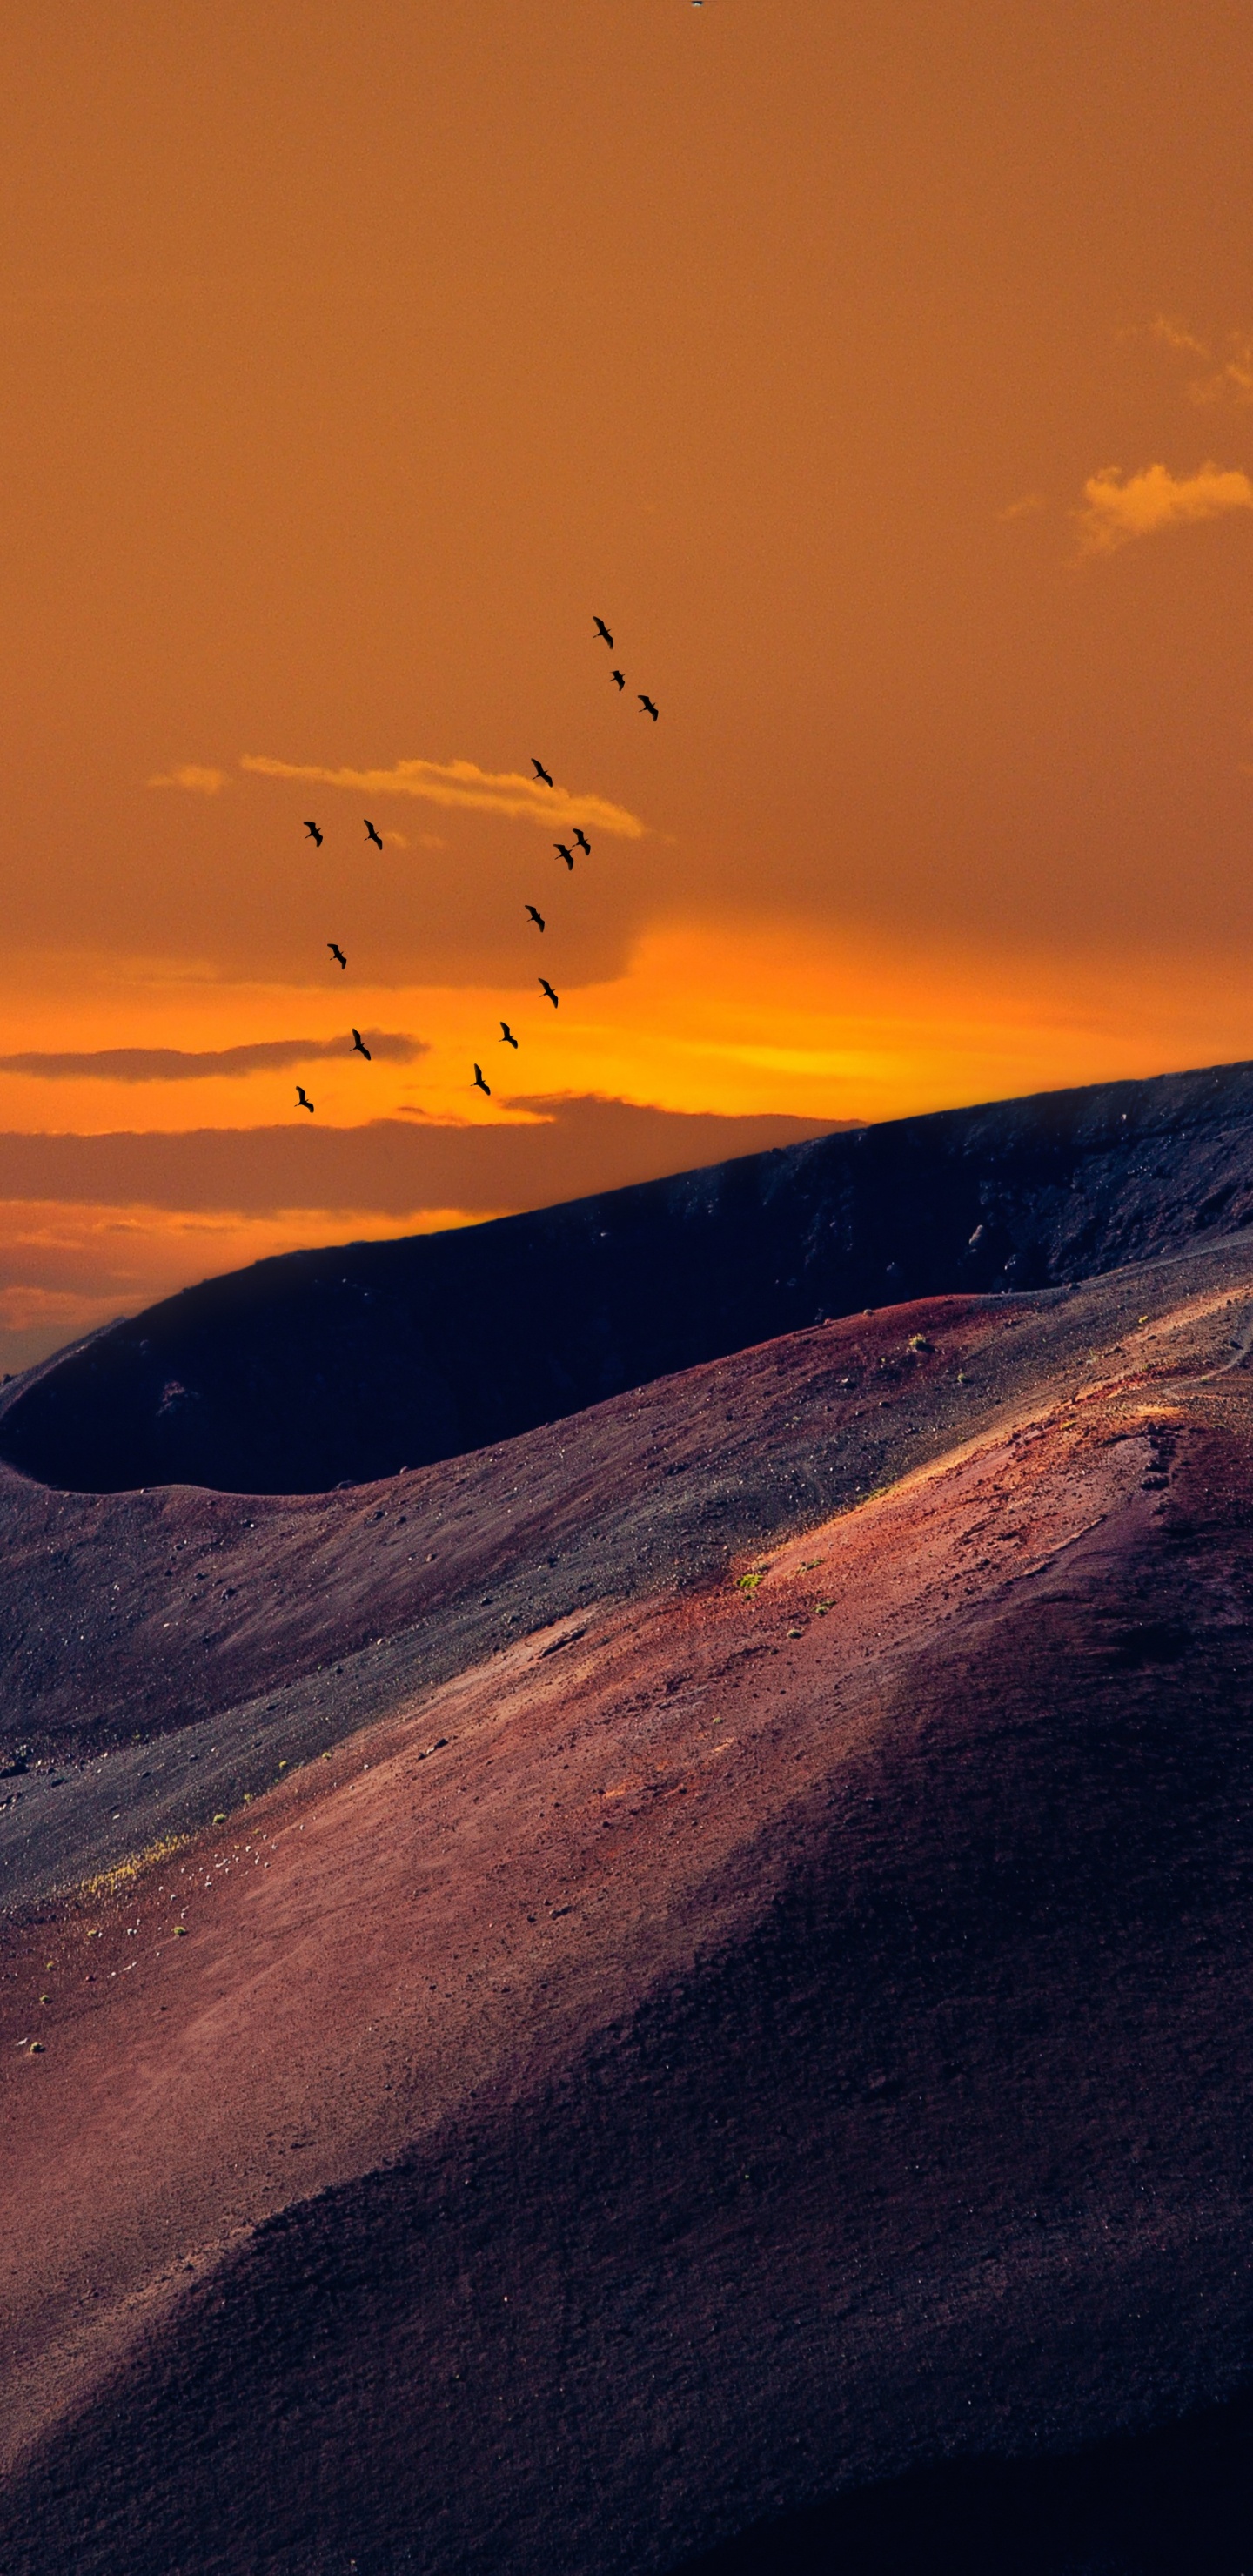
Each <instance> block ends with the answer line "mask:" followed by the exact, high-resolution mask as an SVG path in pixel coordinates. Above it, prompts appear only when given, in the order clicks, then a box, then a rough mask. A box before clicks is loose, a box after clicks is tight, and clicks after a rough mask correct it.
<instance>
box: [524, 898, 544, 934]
mask: <svg viewBox="0 0 1253 2576" xmlns="http://www.w3.org/2000/svg"><path fill="white" fill-rule="evenodd" d="M527 911H528V912H529V914H530V916H531V919H532V921H533V922H534V924H535V927H536V929H537V930H542V929H543V927H544V916H543V913H542V912H537V911H536V909H535V906H534V904H533V903H529V904H528V905H527Z"/></svg>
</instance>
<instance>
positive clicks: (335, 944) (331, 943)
mask: <svg viewBox="0 0 1253 2576" xmlns="http://www.w3.org/2000/svg"><path fill="white" fill-rule="evenodd" d="M326 944H327V947H328V948H329V949H330V952H331V955H332V957H333V958H334V960H335V963H336V965H337V966H346V965H347V963H348V960H347V958H346V957H345V955H344V952H343V949H342V948H341V947H340V944H339V941H338V940H337V939H328V940H327V943H326Z"/></svg>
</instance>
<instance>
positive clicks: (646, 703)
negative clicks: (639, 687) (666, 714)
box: [640, 693, 660, 724]
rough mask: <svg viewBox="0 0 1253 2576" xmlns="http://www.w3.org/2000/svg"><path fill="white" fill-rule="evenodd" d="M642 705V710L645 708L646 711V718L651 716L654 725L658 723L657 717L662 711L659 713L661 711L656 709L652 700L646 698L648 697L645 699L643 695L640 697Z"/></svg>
mask: <svg viewBox="0 0 1253 2576" xmlns="http://www.w3.org/2000/svg"><path fill="white" fill-rule="evenodd" d="M640 705H641V706H642V708H643V710H644V713H645V715H646V716H651V717H652V720H653V723H654V724H656V722H657V717H658V714H659V712H660V711H659V709H658V708H656V707H655V706H654V705H653V702H652V699H651V698H646V697H644V695H643V694H642V693H641V695H640Z"/></svg>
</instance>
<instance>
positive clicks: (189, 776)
mask: <svg viewBox="0 0 1253 2576" xmlns="http://www.w3.org/2000/svg"><path fill="white" fill-rule="evenodd" d="M148 785H149V786H150V787H185V788H187V790H188V791H189V793H190V794H191V795H192V796H220V795H221V793H222V790H223V788H224V787H229V785H230V780H229V778H228V777H227V775H226V771H225V770H224V769H199V768H197V766H196V763H195V762H194V761H186V762H185V763H184V765H183V767H182V768H181V769H171V770H169V771H168V772H166V771H159V772H158V774H157V776H156V777H155V778H150V779H149V780H148Z"/></svg>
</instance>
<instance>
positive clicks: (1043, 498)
mask: <svg viewBox="0 0 1253 2576" xmlns="http://www.w3.org/2000/svg"><path fill="white" fill-rule="evenodd" d="M1048 505H1049V496H1048V494H1047V492H1024V493H1023V495H1022V498H1021V500H1019V501H1010V502H1008V503H1007V505H1006V507H1005V508H1004V509H1003V510H998V511H997V514H996V515H997V517H998V519H1034V518H1038V516H1039V514H1040V512H1041V510H1047V508H1048Z"/></svg>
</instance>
